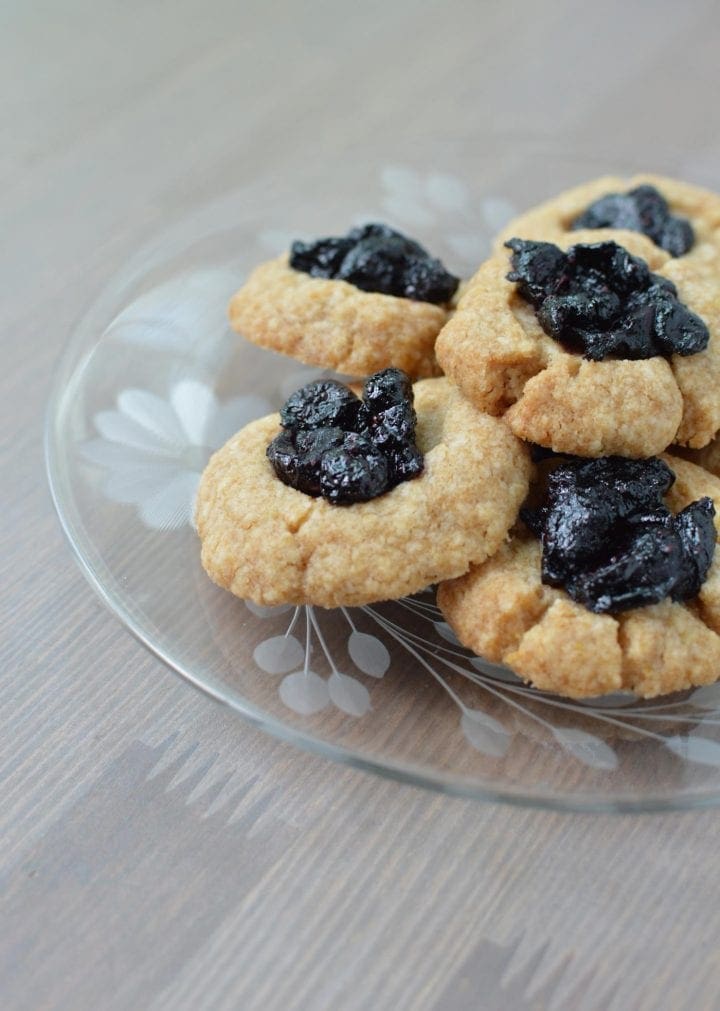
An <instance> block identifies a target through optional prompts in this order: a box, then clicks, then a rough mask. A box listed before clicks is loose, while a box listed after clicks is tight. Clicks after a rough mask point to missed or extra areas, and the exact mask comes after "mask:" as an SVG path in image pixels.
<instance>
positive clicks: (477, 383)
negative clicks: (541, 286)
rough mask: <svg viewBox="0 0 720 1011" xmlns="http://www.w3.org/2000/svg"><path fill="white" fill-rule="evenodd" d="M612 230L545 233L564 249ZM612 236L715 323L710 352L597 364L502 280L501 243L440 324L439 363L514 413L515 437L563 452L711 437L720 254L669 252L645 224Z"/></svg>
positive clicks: (643, 448) (492, 409)
mask: <svg viewBox="0 0 720 1011" xmlns="http://www.w3.org/2000/svg"><path fill="white" fill-rule="evenodd" d="M607 234H608V232H607V230H605V229H599V230H596V231H593V230H581V231H576V232H562V233H556V234H553V235H551V236H550V238H549V241H553V242H555V243H556V244H557V245H558V246H560V247H561V248H563V249H567V248H568V247H569V246H572V245H575V244H577V243H587V242H597V241H599V238H602V237H607ZM520 235H521V237H522V238H526V235H525V234H523V233H522V232H521V233H520ZM531 237H534V236H531ZM612 238H614V239H615V240H616V241H618V242H621V243H622V245H623V246H625V248H626V249H628V250H629V251H630V252H631V253H633V254H634V255H636V256H640V257H642V259H644V260H645V261H646V262H647V263H648V265H649V267H650V269H651V270H652V271H654V272H655V273H658V274H661V275H664V276H665V277H668V278H670V279H671V280H672V281H673V282H674V283H675V284H676V285H677V289H678V295H679V298H680V299H681V301H683V302H684V303H685V304H686V305H687V306H688V307H689V308H690V309H691V310H692V311H693V312H696V313H697V314H698V315H700V316H701V317H702V319H703V320H704V321H705V323H706V324H707V326H708V328H709V330H710V342H709V344H708V347H707V348H706V350H705V351H702V352H700V353H699V354H695V355H692V356H690V357H688V358H682V357H680V356H678V355H674V356H673V357H672V358H671V359H670V360H666V359H665V358H660V357H657V358H648V359H644V360H639V361H630V360H627V359H607V360H605V361H597V362H596V361H587V360H586V359H584V358H582V357H581V356H580V355H579V354H575V353H572V352H569V351H567V350H566V349H565V348H564V347H563V346H562V345H561V344H559V343H558V342H556V341H554V340H553V339H552V338H550V337H548V335H547V334H546V333H545V332H544V331H543V329H542V327H541V326H540V324H539V322H538V320H537V317H536V315H535V310H534V309H533V307H532V306H531V305H530V304H529V303H528V302H526V301H525V299H523V298H522V296H521V295H520V294H519V293H518V292H517V289H516V285H515V284H514V283H512V282H510V281H508V280H506V274H507V273H508V271H509V270H510V269H511V264H510V254H509V251H508V250H507V249H505V248H501V249H500V250H498V251H496V252H495V253H494V254H493V256H492V257H491V258H490V259H489V260H487V261H486V262H485V263H484V264H483V265H482V266H481V267H480V269H479V270H478V272H477V273H476V274H475V276H474V277H473V278H472V280H471V281H470V283H469V284H468V286H467V288H466V289H465V292H464V294H463V296H462V298H461V299H460V302H459V305H458V308H457V311H456V312H455V314H454V315H453V316H452V318H451V319H450V320H449V321H448V323H447V324H446V325H445V327H444V328H443V330H442V331H441V333H440V335H439V337H438V340H437V344H436V345H435V352H436V354H437V358H438V361H439V363H440V366H441V367H442V369H443V371H444V372H445V373H446V374H447V375H448V376H450V378H451V379H452V380H453V381H454V382H455V383H457V385H458V386H459V387H460V389H461V390H462V391H463V393H464V394H465V396H466V397H468V399H469V400H471V401H472V402H473V403H474V404H475V406H476V407H478V408H480V409H481V410H484V411H487V412H489V413H490V414H494V415H503V414H506V416H507V421H508V424H509V425H510V428H511V429H512V431H513V432H514V433H515V434H516V435H517V436H518V437H519V438H521V439H526V440H528V441H529V442H535V443H538V444H539V445H541V446H545V447H547V448H549V449H553V450H555V451H556V452H559V453H572V454H576V455H578V456H607V455H611V454H617V455H620V456H634V457H646V456H654V455H656V454H657V453H660V452H662V451H663V450H664V449H666V448H667V447H668V446H669V445H670V443H672V442H678V443H681V444H683V445H689V446H693V447H700V446H704V445H706V444H707V443H708V442H710V440H711V439H712V438H713V436H714V435H715V433H716V431H717V430H718V428H720V397H718V396H717V390H718V388H720V254H719V253H718V252H717V250H716V249H715V247H714V246H712V245H711V244H710V243H704V244H702V245H701V247H699V249H698V250H696V251H693V254H692V255H690V254H688V255H687V256H683V257H679V258H677V259H673V258H672V257H671V256H670V255H669V254H668V253H665V252H664V251H663V250H662V249H660V248H658V247H657V246H656V245H655V244H654V243H653V242H651V240H650V239H648V238H646V237H645V236H644V235H640V234H639V233H637V232H626V231H623V232H613V233H612ZM703 250H704V252H703Z"/></svg>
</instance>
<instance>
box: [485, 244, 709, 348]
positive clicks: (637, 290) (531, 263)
mask: <svg viewBox="0 0 720 1011" xmlns="http://www.w3.org/2000/svg"><path fill="white" fill-rule="evenodd" d="M505 245H506V246H507V247H508V248H509V249H511V250H512V256H511V262H512V271H511V272H510V273H509V274H508V275H507V279H508V281H516V282H517V286H518V291H519V292H520V294H521V295H522V297H523V298H524V299H526V300H527V301H528V302H530V303H531V305H532V306H533V307H534V308H535V310H536V313H537V318H538V322H539V323H540V325H541V327H542V328H543V330H544V331H545V333H546V334H548V336H549V337H552V338H553V339H554V340H556V341H559V342H561V343H562V344H565V345H567V347H569V348H570V349H572V350H576V351H582V353H583V354H584V356H585V358H589V359H590V360H592V361H602V360H603V359H604V358H607V357H608V356H610V355H614V356H615V357H617V358H632V359H638V358H653V357H655V356H656V355H665V356H669V355H673V354H677V355H685V356H686V355H694V354H697V353H698V351H702V350H704V349H705V348H706V347H707V344H708V341H709V339H710V334H709V332H708V328H707V326H706V325H705V323H704V322H703V321H702V320H701V319H700V317H699V316H697V315H696V314H695V313H694V312H691V311H690V310H689V309H688V307H687V306H686V305H684V304H683V303H682V302H681V301H680V300H679V299H678V297H677V288H676V287H675V285H674V284H673V283H672V281H669V280H668V279H667V278H666V277H660V275H658V274H653V273H651V272H650V269H649V267H648V265H647V263H645V261H644V260H641V259H640V258H639V257H637V256H632V255H631V254H630V253H628V251H627V250H626V249H624V248H623V247H622V246H618V245H617V243H615V242H596V243H591V244H588V245H585V244H579V245H576V246H571V247H570V249H568V251H567V252H563V251H562V250H561V249H559V248H558V247H557V246H554V245H553V244H552V243H551V242H530V241H526V240H525V239H510V241H509V242H506V243H505Z"/></svg>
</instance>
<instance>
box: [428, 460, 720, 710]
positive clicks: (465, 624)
mask: <svg viewBox="0 0 720 1011" xmlns="http://www.w3.org/2000/svg"><path fill="white" fill-rule="evenodd" d="M553 466H555V469H554V470H553V471H552V472H551V473H550V475H549V476H547V478H546V483H545V484H544V487H543V482H540V486H541V488H542V492H541V495H540V497H539V498H538V497H537V488H535V489H534V492H535V499H534V500H533V499H532V498H531V502H532V505H531V507H530V508H527V509H523V511H522V515H523V517H524V519H525V520H526V521H527V524H529V525H526V524H525V523H522V522H521V523H518V525H517V526H516V528H515V530H514V531H513V533H512V536H511V537H510V539H509V540H508V541H507V543H505V544H504V545H503V546H502V547H501V548H500V550H499V551H498V552H497V554H495V555H494V556H493V557H492V558H490V559H489V560H488V561H486V562H484V563H483V564H482V565H479V566H473V568H472V569H471V570H470V571H469V572H468V573H467V574H466V575H465V576H462V577H460V578H459V579H456V580H453V581H450V582H446V583H443V584H442V585H441V586H440V587H439V589H438V603H439V605H440V607H441V609H442V611H443V613H444V615H445V617H446V619H447V621H448V622H449V624H450V625H451V626H452V628H453V629H454V630H455V633H456V634H457V636H458V638H459V639H460V641H461V642H462V643H464V644H465V645H466V646H468V647H470V648H471V649H472V650H474V651H475V652H476V653H478V654H479V655H481V656H483V657H485V658H486V659H487V660H490V661H492V662H500V663H505V664H507V665H508V666H509V667H511V668H512V669H513V670H514V671H515V672H516V673H517V674H518V675H520V676H521V677H522V678H523V679H524V680H526V681H529V682H532V684H533V685H535V686H536V687H537V688H540V689H543V690H545V691H550V692H554V693H556V694H559V695H565V696H569V697H571V698H583V697H592V696H597V695H603V694H606V693H609V692H614V691H619V690H627V691H632V692H635V693H637V694H638V695H641V696H643V697H646V698H651V697H653V696H656V695H662V694H666V693H670V692H675V691H681V690H684V689H686V688H689V687H691V686H693V685H701V684H709V683H711V682H713V681H716V680H717V679H718V677H720V558H719V557H718V555H717V552H716V542H717V536H718V533H717V531H718V526H719V524H718V517H717V515H716V509H720V480H718V478H716V477H714V476H713V475H711V474H708V473H707V472H706V471H704V470H703V469H702V468H700V467H697V466H696V465H694V464H691V463H688V462H687V461H685V460H680V459H678V458H677V457H673V456H669V455H665V456H663V457H662V458H661V459H654V460H637V461H635V460H621V459H619V458H617V457H615V458H609V459H604V460H589V461H588V460H575V461H563V462H561V463H560V464H559V465H558V464H557V462H556V461H555V462H554V463H553ZM531 528H532V529H531ZM532 531H534V532H535V535H534V534H533V532H532ZM538 534H539V537H538V536H536V535H538Z"/></svg>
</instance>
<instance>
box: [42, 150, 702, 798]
mask: <svg viewBox="0 0 720 1011" xmlns="http://www.w3.org/2000/svg"><path fill="white" fill-rule="evenodd" d="M338 159H341V156H336V160H335V172H334V174H333V176H332V181H331V182H328V178H327V171H326V169H325V170H324V169H323V166H321V165H318V166H309V167H307V166H306V167H305V171H304V174H303V176H302V178H300V177H298V178H297V180H296V181H295V183H294V184H288V183H285V184H283V185H281V184H279V183H277V182H271V181H265V182H262V183H258V184H256V185H254V186H249V187H247V188H245V189H244V190H242V191H236V192H233V193H227V194H225V195H223V196H221V197H219V198H218V199H216V200H214V201H213V202H212V203H209V204H204V205H203V206H201V207H199V208H197V209H195V210H193V211H192V212H191V213H189V214H186V215H185V216H184V217H183V218H182V220H180V221H178V222H177V223H176V224H174V225H173V226H172V227H170V228H169V229H168V230H167V231H166V232H165V233H164V234H163V235H161V236H159V237H158V238H157V239H156V240H155V241H154V242H153V244H152V245H151V246H149V247H145V248H143V249H142V251H141V252H140V253H139V254H138V255H137V256H136V257H135V259H134V260H133V262H132V263H131V264H130V265H129V266H128V267H127V269H126V270H125V271H124V272H123V273H121V274H120V276H117V277H115V278H114V279H113V280H112V282H111V283H110V284H109V285H108V287H107V289H106V290H105V291H104V293H103V294H102V296H101V297H100V298H99V299H98V300H97V301H96V303H95V304H94V305H93V306H92V308H91V309H90V310H89V312H88V313H87V315H86V317H85V318H84V319H83V320H82V322H81V323H80V325H79V326H78V328H77V330H76V332H75V334H74V335H73V337H72V340H71V342H70V344H69V346H68V348H67V350H66V351H65V353H64V356H63V358H62V360H61V362H60V364H59V367H58V374H57V380H56V385H55V389H54V392H53V394H52V399H51V404H50V409H49V415H48V425H47V464H48V471H49V477H50V484H51V488H52V493H53V496H54V500H55V504H56V507H57V510H58V513H59V516H60V519H61V521H62V525H63V527H64V529H65V532H66V534H67V536H68V539H69V540H70V543H71V545H72V547H73V548H74V550H75V553H76V555H77V557H78V559H79V561H80V564H81V567H82V569H83V571H84V573H85V575H86V576H87V578H88V579H89V581H90V582H91V584H92V586H93V587H94V588H95V590H96V591H97V593H98V594H99V595H100V596H101V597H102V599H103V600H104V601H105V603H106V604H107V605H108V606H109V607H110V608H111V609H112V610H113V611H114V612H115V613H116V614H117V615H118V617H119V618H120V619H121V620H122V621H123V622H124V623H125V624H126V625H127V627H128V628H129V629H130V630H131V631H132V632H133V633H134V634H135V635H136V636H137V637H138V638H139V639H140V640H141V641H142V642H143V643H145V645H146V646H148V648H149V649H151V650H152V651H153V652H154V653H155V654H157V656H159V657H160V658H161V659H162V660H164V661H165V662H166V663H167V664H168V665H169V666H170V667H171V668H172V669H174V670H175V671H177V673H178V674H180V675H181V676H182V677H183V678H185V679H186V680H187V681H189V682H190V683H191V684H193V685H195V686H196V687H197V688H200V689H202V690H203V691H205V692H206V693H207V694H209V695H211V696H212V697H213V698H216V699H218V700H220V701H222V702H225V703H226V704H227V705H229V706H231V707H232V708H233V709H235V710H236V711H237V712H238V713H240V714H241V715H243V716H244V717H246V718H247V719H249V720H250V721H252V722H253V723H255V724H256V725H258V726H260V727H262V728H263V729H265V730H267V731H269V732H270V733H273V734H275V735H277V736H278V737H282V738H285V739H286V740H289V741H292V742H293V743H295V744H299V745H302V746H303V747H306V748H309V749H311V750H313V751H317V752H319V753H321V754H323V755H325V756H327V757H330V758H334V759H336V760H338V761H342V762H347V763H350V764H352V765H355V766H359V767H361V768H364V769H369V770H372V771H374V772H377V773H381V774H383V775H389V776H394V777H396V778H398V779H401V780H405V781H407V782H410V783H414V784H418V785H422V786H426V787H431V788H434V789H437V790H440V791H443V792H446V793H452V794H458V795H463V796H469V797H475V798H479V799H494V800H504V801H509V802H513V803H518V804H533V805H539V806H547V807H555V808H562V809H575V810H603V811H606V810H661V809H669V808H682V807H691V806H700V805H707V804H714V803H716V802H717V801H718V800H719V799H720V773H719V772H718V766H719V765H720V687H719V686H715V685H714V686H710V687H706V688H700V689H697V690H695V691H692V692H689V693H684V694H683V695H678V696H673V697H666V698H662V699H659V700H655V701H652V702H640V701H638V700H636V699H634V698H633V697H632V696H629V695H617V696H610V697H606V698H602V699H596V700H591V701H587V702H583V703H575V702H570V701H567V700H563V699H559V698H555V697H553V696H550V695H546V694H543V693H541V692H538V691H535V690H534V689H532V688H529V687H526V686H524V685H523V684H521V683H520V682H519V681H518V680H517V679H516V678H515V677H514V676H513V675H512V674H511V673H510V672H509V671H508V670H505V669H503V668H499V667H494V666H492V665H490V664H487V663H485V662H484V661H482V660H481V659H478V658H477V657H474V656H472V655H471V654H470V653H468V652H467V651H465V650H464V649H462V648H461V647H460V646H459V645H458V643H457V641H456V640H455V638H454V636H453V634H452V632H451V631H450V629H449V627H448V626H447V625H446V624H445V623H444V622H443V620H442V616H441V614H440V613H439V611H438V610H437V607H436V605H435V598H434V594H433V592H432V591H431V590H428V591H426V592H424V593H421V594H419V595H417V596H415V597H413V598H409V599H405V600H401V601H397V602H392V603H384V604H378V605H373V606H371V607H365V608H357V609H347V610H343V609H341V610H332V611H328V610H323V609H320V608H311V607H305V608H297V609H296V608H293V607H280V608H272V609H266V608H260V607H256V606H254V605H253V604H249V603H248V604H245V603H243V602H242V601H240V600H237V599H235V598H234V597H232V596H231V595H230V594H227V593H225V592H223V591H222V590H220V589H218V588H217V587H215V586H214V585H213V584H212V583H211V582H210V581H209V580H208V579H207V577H206V576H205V575H204V573H203V571H202V569H201V567H200V562H199V542H198V539H197V536H196V533H195V531H194V529H193V527H192V525H191V524H192V503H193V497H194V494H195V490H196V488H197V484H198V480H199V475H200V472H201V470H202V468H203V466H204V464H205V462H206V461H207V459H208V456H209V454H210V452H211V451H212V450H213V449H215V448H217V447H218V446H220V445H221V444H222V443H223V442H224V441H225V440H226V439H227V438H228V437H229V436H230V435H231V434H232V433H233V432H234V431H236V430H237V429H238V428H239V427H241V426H242V425H243V424H245V423H246V422H247V421H249V420H250V419H252V418H254V417H257V416H260V415H262V414H265V413H267V412H268V411H270V410H272V409H274V408H277V407H278V406H279V405H280V404H281V403H282V401H283V400H284V399H285V397H286V396H287V395H288V394H289V393H290V392H291V391H292V390H294V389H296V388H297V387H299V386H300V385H302V384H303V383H304V382H307V381H308V380H309V379H311V378H314V377H316V376H318V375H320V374H321V373H320V372H319V371H318V370H315V369H310V368H307V367H304V366H302V365H300V364H298V363H297V362H294V361H292V360H290V359H287V358H283V357H281V356H278V355H273V354H271V353H269V352H266V351H262V350H260V349H258V348H256V347H254V346H252V345H250V344H249V343H246V342H244V341H242V340H241V339H238V338H236V337H235V336H234V335H233V334H232V332H231V331H230V330H229V327H228V325H227V322H226V315H225V310H226V304H227V300H228V297H229V295H230V294H231V293H232V292H233V291H234V290H235V289H236V288H237V287H238V286H239V284H240V283H241V281H242V279H243V278H244V277H245V276H246V274H247V272H248V270H249V269H250V268H251V267H252V266H253V265H255V264H256V263H258V262H260V261H261V260H263V259H267V258H268V257H270V256H272V255H275V254H277V253H278V252H280V251H281V250H283V249H284V248H286V247H287V245H288V242H289V240H290V239H291V238H294V237H311V236H316V235H321V234H334V233H339V232H342V231H344V230H345V229H346V228H347V227H348V226H349V225H350V224H351V223H356V222H357V221H360V220H368V219H379V220H385V221H388V222H389V223H391V224H394V225H396V226H397V227H399V228H401V229H403V230H405V231H407V232H408V233H409V234H411V235H412V236H414V237H417V238H418V239H419V240H420V241H421V242H423V243H425V244H427V246H428V247H429V248H430V250H432V252H433V253H435V254H437V255H439V256H441V257H442V258H443V259H444V260H445V262H446V263H447V264H448V266H449V267H450V268H451V269H453V270H454V271H455V272H456V273H460V274H463V275H464V276H467V275H468V274H469V273H470V272H472V270H473V268H474V267H475V266H476V265H477V264H478V263H479V261H480V260H481V259H482V258H483V256H484V255H485V254H486V253H487V252H488V249H489V244H490V239H491V237H492V235H493V234H494V233H495V232H496V231H497V230H498V229H499V228H500V227H501V226H502V225H504V224H505V223H506V222H507V220H508V219H509V218H510V216H511V215H512V214H514V213H515V212H517V211H519V210H521V209H524V208H525V207H527V206H529V205H530V204H532V203H534V202H536V201H537V200H540V199H543V198H545V197H547V196H549V195H551V194H552V193H554V192H557V191H559V190H560V189H562V188H564V187H566V186H569V185H572V184H575V183H577V182H580V181H582V180H583V179H589V178H592V177H593V176H596V175H599V174H601V173H603V172H606V171H611V170H613V169H614V170H616V171H617V170H618V166H617V165H615V166H613V165H610V164H603V163H599V162H598V161H597V160H595V159H583V158H580V157H577V156H573V157H560V156H549V155H548V154H547V152H546V151H543V149H542V147H541V146H538V147H537V148H534V147H533V146H532V145H531V144H527V143H526V144H524V145H523V146H522V147H520V146H518V144H516V143H509V142H506V143H505V144H504V146H503V145H501V144H499V143H494V144H484V143H482V142H481V141H480V140H478V141H477V142H475V143H474V144H469V143H467V142H464V143H462V144H461V143H452V142H448V143H446V144H444V145H442V146H440V147H439V148H438V147H433V149H432V153H431V155H430V156H428V154H427V152H425V153H424V154H423V152H422V151H418V150H414V156H413V158H412V159H411V160H408V156H407V151H406V152H405V156H404V160H403V161H402V163H399V164H385V165H368V163H367V160H366V159H365V158H363V157H361V156H359V155H358V154H357V153H353V152H347V153H346V154H345V156H344V158H342V171H339V169H338ZM678 167H679V168H680V169H682V168H683V166H682V165H681V166H675V165H667V164H665V165H663V166H661V168H662V169H664V170H665V171H673V170H674V169H677V168H678ZM620 169H621V170H626V168H625V167H623V166H621V167H620Z"/></svg>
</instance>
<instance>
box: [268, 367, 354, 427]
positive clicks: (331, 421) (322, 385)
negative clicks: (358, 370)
mask: <svg viewBox="0 0 720 1011" xmlns="http://www.w3.org/2000/svg"><path fill="white" fill-rule="evenodd" d="M361 407H362V404H361V402H360V401H359V400H358V398H357V397H356V396H355V394H354V393H353V391H352V390H350V389H348V387H347V386H344V385H343V383H339V382H337V380H335V379H325V380H321V381H320V382H317V383H309V384H308V385H307V386H303V388H302V389H301V390H297V391H296V392H295V393H293V394H292V396H290V397H288V399H287V400H286V401H285V403H284V404H283V406H282V408H281V410H280V423H281V425H282V426H283V428H324V427H326V426H330V425H335V426H337V427H338V428H343V429H346V430H348V431H352V430H354V429H355V427H356V425H357V420H358V415H359V412H360V409H361Z"/></svg>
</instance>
